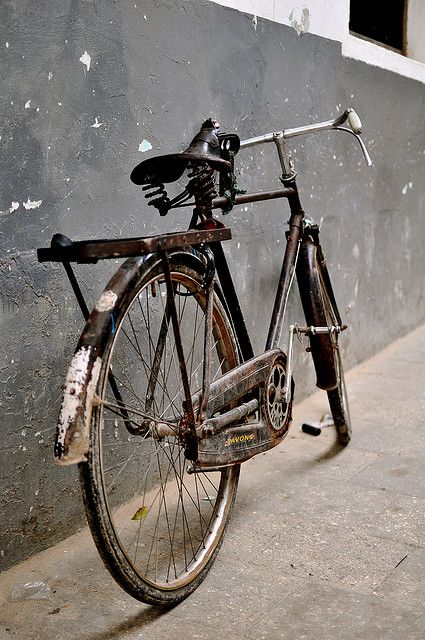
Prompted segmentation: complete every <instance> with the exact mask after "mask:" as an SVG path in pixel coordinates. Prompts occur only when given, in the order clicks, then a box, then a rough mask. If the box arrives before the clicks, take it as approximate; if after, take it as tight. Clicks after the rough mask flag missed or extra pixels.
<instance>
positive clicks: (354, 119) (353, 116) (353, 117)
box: [347, 109, 363, 135]
mask: <svg viewBox="0 0 425 640" xmlns="http://www.w3.org/2000/svg"><path fill="white" fill-rule="evenodd" d="M347 111H348V112H349V113H348V118H347V120H348V124H349V125H350V128H351V130H352V131H353V132H354V133H356V134H358V135H359V134H360V133H361V132H362V131H363V127H362V121H361V120H360V118H359V116H358V115H357V113H356V112H355V111H354V109H347Z"/></svg>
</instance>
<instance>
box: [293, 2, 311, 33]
mask: <svg viewBox="0 0 425 640" xmlns="http://www.w3.org/2000/svg"><path fill="white" fill-rule="evenodd" d="M294 12H295V9H292V11H291V14H290V16H289V24H290V25H291V27H292V28H293V29H295V31H296V32H297V34H298V35H299V36H301V35H302V34H303V33H307V32H308V30H309V29H310V11H309V9H308V7H304V9H303V10H302V12H301V15H300V16H299V20H298V19H297V17H296V15H294ZM296 13H297V14H298V11H297V12H296Z"/></svg>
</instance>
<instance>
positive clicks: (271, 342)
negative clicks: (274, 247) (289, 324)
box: [266, 211, 304, 351]
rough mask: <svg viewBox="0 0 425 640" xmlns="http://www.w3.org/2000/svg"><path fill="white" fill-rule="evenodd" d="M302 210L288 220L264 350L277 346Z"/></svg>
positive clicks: (291, 279) (301, 225)
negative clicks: (284, 247)
mask: <svg viewBox="0 0 425 640" xmlns="http://www.w3.org/2000/svg"><path fill="white" fill-rule="evenodd" d="M303 218H304V212H303V211H299V212H298V213H293V214H292V215H291V218H290V220H289V233H288V237H287V243H286V249H285V255H284V257H283V263H282V270H281V272H280V278H279V283H278V286H277V291H276V299H275V303H274V307H273V313H272V317H271V320H270V328H269V334H268V336H267V342H266V351H267V350H268V349H276V348H277V347H278V346H279V342H280V337H281V333H282V326H283V318H284V315H285V309H286V303H287V301H288V295H289V290H290V288H291V284H292V281H293V279H294V275H295V267H296V261H297V255H298V248H299V240H300V238H301V235H302V230H303Z"/></svg>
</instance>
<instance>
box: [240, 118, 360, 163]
mask: <svg viewBox="0 0 425 640" xmlns="http://www.w3.org/2000/svg"><path fill="white" fill-rule="evenodd" d="M345 123H347V124H348V127H343V126H342V125H343V124H345ZM332 130H336V131H345V132H346V133H351V134H352V135H353V136H355V137H356V138H357V141H358V142H359V144H360V147H361V149H362V152H363V155H364V157H365V160H366V164H367V165H368V166H369V167H370V165H371V164H372V160H371V159H370V156H369V153H368V151H367V149H366V146H365V144H364V142H363V140H362V139H361V137H360V134H361V133H362V130H363V128H362V123H361V120H360V118H359V116H358V114H357V113H356V112H355V111H354V109H352V108H351V107H349V108H348V109H346V110H345V111H344V113H343V114H342V115H340V116H338V118H335V119H334V120H326V121H324V122H316V123H315V124H310V125H305V126H303V127H295V128H292V129H284V130H282V131H275V132H272V133H266V134H264V135H262V136H256V137H255V138H248V139H247V140H241V147H240V148H241V149H244V148H247V147H252V146H254V145H257V144H262V143H264V142H278V141H279V140H280V141H284V140H288V139H289V138H294V137H295V136H300V135H308V134H310V133H318V132H320V131H332Z"/></svg>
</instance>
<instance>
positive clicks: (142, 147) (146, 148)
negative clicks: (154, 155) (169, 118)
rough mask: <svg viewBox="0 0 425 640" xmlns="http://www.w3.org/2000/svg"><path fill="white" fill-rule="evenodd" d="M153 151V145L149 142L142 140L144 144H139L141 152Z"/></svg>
mask: <svg viewBox="0 0 425 640" xmlns="http://www.w3.org/2000/svg"><path fill="white" fill-rule="evenodd" d="M151 149H152V145H151V143H150V142H149V140H142V142H141V143H140V144H139V151H141V152H142V153H144V152H145V151H150V150H151Z"/></svg>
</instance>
